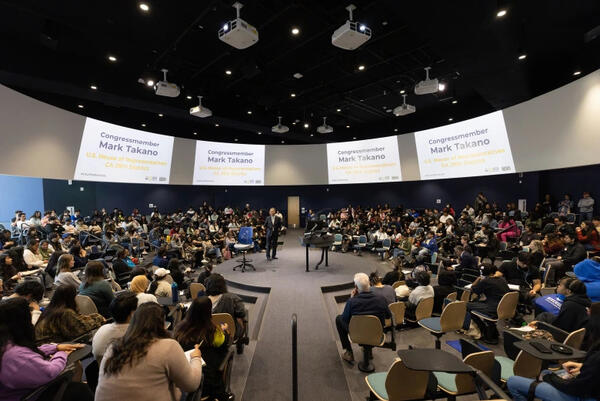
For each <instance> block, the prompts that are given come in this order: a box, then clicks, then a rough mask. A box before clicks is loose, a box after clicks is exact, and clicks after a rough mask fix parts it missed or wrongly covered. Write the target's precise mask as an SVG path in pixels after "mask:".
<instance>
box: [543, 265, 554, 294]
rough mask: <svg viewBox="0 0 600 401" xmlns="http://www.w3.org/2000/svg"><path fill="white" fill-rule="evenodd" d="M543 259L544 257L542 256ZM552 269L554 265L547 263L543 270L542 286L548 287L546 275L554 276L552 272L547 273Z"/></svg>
mask: <svg viewBox="0 0 600 401" xmlns="http://www.w3.org/2000/svg"><path fill="white" fill-rule="evenodd" d="M544 260H545V258H544ZM552 269H554V267H553V266H552V264H551V263H549V264H548V265H547V266H546V270H545V271H544V282H543V283H542V287H543V288H549V287H548V277H550V276H554V274H549V273H550V271H551V270H552Z"/></svg>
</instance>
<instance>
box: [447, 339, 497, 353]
mask: <svg viewBox="0 0 600 401" xmlns="http://www.w3.org/2000/svg"><path fill="white" fill-rule="evenodd" d="M446 344H448V345H449V346H451V347H452V348H454V349H455V350H457V351H458V352H462V347H461V346H460V340H448V341H446ZM477 345H478V346H479V348H481V349H482V350H484V351H489V348H488V347H486V346H485V345H483V344H479V343H477Z"/></svg>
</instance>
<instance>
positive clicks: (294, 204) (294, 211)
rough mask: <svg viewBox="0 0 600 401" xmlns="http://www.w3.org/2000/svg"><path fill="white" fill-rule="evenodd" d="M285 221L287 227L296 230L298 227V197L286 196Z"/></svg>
mask: <svg viewBox="0 0 600 401" xmlns="http://www.w3.org/2000/svg"><path fill="white" fill-rule="evenodd" d="M287 212H288V215H287V221H288V227H291V228H296V227H300V197H299V196H288V207H287Z"/></svg>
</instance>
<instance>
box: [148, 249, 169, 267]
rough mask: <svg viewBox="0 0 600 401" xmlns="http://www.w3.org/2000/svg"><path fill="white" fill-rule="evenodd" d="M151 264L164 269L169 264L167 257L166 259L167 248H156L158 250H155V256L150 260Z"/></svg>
mask: <svg viewBox="0 0 600 401" xmlns="http://www.w3.org/2000/svg"><path fill="white" fill-rule="evenodd" d="M152 264H153V265H154V266H158V267H162V268H165V269H166V268H167V266H168V264H169V259H167V248H165V247H164V246H162V247H160V248H158V251H156V256H155V257H154V259H153V260H152Z"/></svg>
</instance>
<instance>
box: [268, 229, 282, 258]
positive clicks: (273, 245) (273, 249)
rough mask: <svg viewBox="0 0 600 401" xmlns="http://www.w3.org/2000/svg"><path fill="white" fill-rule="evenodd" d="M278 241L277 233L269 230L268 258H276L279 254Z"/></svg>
mask: <svg viewBox="0 0 600 401" xmlns="http://www.w3.org/2000/svg"><path fill="white" fill-rule="evenodd" d="M278 239H279V238H278V235H277V234H276V233H273V232H272V231H271V230H267V244H266V250H267V258H274V257H275V255H276V254H277V240H278Z"/></svg>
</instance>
